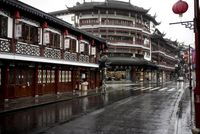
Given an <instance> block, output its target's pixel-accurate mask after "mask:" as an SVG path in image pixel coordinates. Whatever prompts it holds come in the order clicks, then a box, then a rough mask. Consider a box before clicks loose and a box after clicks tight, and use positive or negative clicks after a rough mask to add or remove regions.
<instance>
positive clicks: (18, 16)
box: [14, 10, 21, 19]
mask: <svg viewBox="0 0 200 134" xmlns="http://www.w3.org/2000/svg"><path fill="white" fill-rule="evenodd" d="M14 15H15V19H20V18H21V16H20V13H19V11H18V10H16V11H15V14H14Z"/></svg>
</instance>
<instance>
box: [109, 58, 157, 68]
mask: <svg viewBox="0 0 200 134" xmlns="http://www.w3.org/2000/svg"><path fill="white" fill-rule="evenodd" d="M106 62H108V63H110V65H111V66H112V65H124V66H125V65H126V66H128V65H129V66H144V67H151V68H158V66H157V65H155V64H154V63H152V62H150V61H147V60H145V59H140V58H136V57H108V59H107V61H106Z"/></svg>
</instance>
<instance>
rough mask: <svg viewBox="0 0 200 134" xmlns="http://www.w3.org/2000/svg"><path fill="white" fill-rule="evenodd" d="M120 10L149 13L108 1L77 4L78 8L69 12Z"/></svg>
mask: <svg viewBox="0 0 200 134" xmlns="http://www.w3.org/2000/svg"><path fill="white" fill-rule="evenodd" d="M100 8H101V9H102V8H103V9H106V8H109V9H119V10H126V11H135V12H140V13H147V12H148V10H145V9H143V8H141V7H137V6H134V5H132V4H130V3H129V2H122V1H115V0H108V1H107V2H85V3H83V4H77V5H76V6H74V7H72V8H69V11H73V12H76V11H83V10H91V9H100Z"/></svg>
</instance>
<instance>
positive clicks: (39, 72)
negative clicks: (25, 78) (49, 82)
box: [38, 70, 42, 83]
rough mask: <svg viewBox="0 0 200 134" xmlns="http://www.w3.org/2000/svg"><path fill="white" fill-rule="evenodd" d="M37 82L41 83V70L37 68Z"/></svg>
mask: <svg viewBox="0 0 200 134" xmlns="http://www.w3.org/2000/svg"><path fill="white" fill-rule="evenodd" d="M38 83H42V70H38Z"/></svg>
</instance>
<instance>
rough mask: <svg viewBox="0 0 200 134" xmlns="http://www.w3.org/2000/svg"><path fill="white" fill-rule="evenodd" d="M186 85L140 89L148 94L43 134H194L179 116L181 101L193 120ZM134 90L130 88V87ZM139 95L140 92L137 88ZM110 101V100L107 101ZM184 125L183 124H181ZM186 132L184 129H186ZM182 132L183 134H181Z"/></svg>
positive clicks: (120, 102) (110, 106) (124, 100)
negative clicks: (185, 91)
mask: <svg viewBox="0 0 200 134" xmlns="http://www.w3.org/2000/svg"><path fill="white" fill-rule="evenodd" d="M185 87H187V85H185V84H183V83H182V84H177V85H176V84H173V85H172V84H170V85H168V86H167V87H140V91H142V92H145V91H146V92H145V93H142V94H140V95H137V96H131V97H129V98H126V99H123V100H121V101H118V102H115V103H113V104H111V105H109V106H106V107H104V108H101V109H99V110H96V111H94V112H91V113H89V114H87V115H85V116H83V117H81V118H77V119H75V120H73V121H70V122H67V123H64V124H60V125H57V126H54V127H51V128H49V129H46V130H43V131H42V133H49V134H57V133H59V134H66V133H69V134H93V133H94V134H130V133H132V134H134V133H135V134H161V133H162V134H172V133H177V134H181V133H183V134H186V133H187V134H190V133H191V132H190V127H191V126H189V124H186V123H185V121H188V120H185V119H183V120H182V119H181V117H180V116H179V115H180V114H179V113H177V111H178V109H179V107H178V106H179V105H180V104H179V102H180V99H181V97H183V98H184V101H183V103H182V104H183V105H184V106H183V105H182V106H183V108H182V110H184V111H181V113H182V115H184V117H183V118H185V117H186V118H188V119H189V118H190V117H188V116H186V115H188V114H187V113H186V112H188V109H189V108H187V105H188V101H189V100H188V99H189V98H188V97H184V96H185V94H184V89H185ZM129 88H130V86H129ZM133 89H134V90H135V91H136V90H137V89H138V88H133ZM105 99H106V98H105ZM180 123H182V124H180ZM187 123H190V122H187ZM182 125H183V126H184V125H186V126H184V128H183V126H182ZM180 132H181V133H180Z"/></svg>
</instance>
